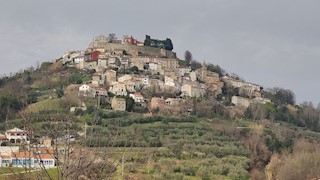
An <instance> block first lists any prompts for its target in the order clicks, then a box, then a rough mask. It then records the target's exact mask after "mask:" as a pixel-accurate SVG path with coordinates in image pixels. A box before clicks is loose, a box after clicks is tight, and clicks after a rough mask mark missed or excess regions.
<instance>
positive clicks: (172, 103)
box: [165, 98, 181, 106]
mask: <svg viewBox="0 0 320 180" xmlns="http://www.w3.org/2000/svg"><path fill="white" fill-rule="evenodd" d="M180 101H181V99H180V98H168V99H166V100H165V103H166V105H167V106H176V105H178V104H179V103H180Z"/></svg>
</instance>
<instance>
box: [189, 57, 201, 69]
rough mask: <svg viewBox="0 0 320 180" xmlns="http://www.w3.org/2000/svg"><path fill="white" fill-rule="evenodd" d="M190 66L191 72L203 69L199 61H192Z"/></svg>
mask: <svg viewBox="0 0 320 180" xmlns="http://www.w3.org/2000/svg"><path fill="white" fill-rule="evenodd" d="M190 66H191V70H192V71H194V70H196V69H199V68H201V67H202V65H201V63H200V62H199V61H197V60H192V61H191V62H190Z"/></svg>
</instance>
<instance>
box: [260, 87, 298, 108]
mask: <svg viewBox="0 0 320 180" xmlns="http://www.w3.org/2000/svg"><path fill="white" fill-rule="evenodd" d="M264 95H265V96H266V97H267V98H269V99H270V100H271V101H272V102H274V103H275V104H276V105H283V104H291V105H294V103H295V95H294V93H293V92H292V91H291V90H290V89H282V88H272V89H269V90H267V91H266V92H265V94H264Z"/></svg>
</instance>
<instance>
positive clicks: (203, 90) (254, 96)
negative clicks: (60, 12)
mask: <svg viewBox="0 0 320 180" xmlns="http://www.w3.org/2000/svg"><path fill="white" fill-rule="evenodd" d="M149 41H150V42H149ZM166 41H169V39H167V40H164V41H159V40H153V39H150V36H147V37H146V40H145V43H143V42H140V41H138V40H137V39H135V38H134V37H132V36H124V37H123V39H122V40H118V39H117V38H116V37H115V35H114V34H111V35H109V36H108V37H106V36H102V35H101V36H97V37H95V38H94V39H93V40H92V42H91V43H90V45H89V47H88V48H87V49H85V50H79V51H69V52H67V53H65V54H64V55H63V56H62V61H63V64H65V65H67V66H68V67H74V68H77V69H79V70H87V71H90V70H93V71H94V73H93V74H92V80H90V81H86V82H84V83H83V84H82V85H79V87H78V89H77V92H74V93H77V94H78V95H79V96H86V97H93V98H98V97H114V96H115V97H114V98H111V99H110V104H111V108H112V109H113V110H120V111H124V110H126V109H127V108H126V103H124V102H125V98H121V96H129V97H131V98H132V99H133V100H134V103H136V104H137V105H140V106H143V107H146V108H148V110H149V111H150V112H151V111H152V110H155V109H157V110H158V111H165V109H167V110H168V109H171V107H181V108H182V109H180V110H179V112H180V113H181V114H183V113H186V112H188V111H189V112H190V111H192V105H193V104H190V102H189V101H188V99H190V98H202V99H220V101H231V103H229V104H230V105H231V104H232V105H236V106H243V107H246V108H247V107H249V105H250V104H251V103H263V104H265V103H267V102H271V101H270V99H267V98H264V97H262V96H261V90H262V87H261V86H259V85H256V84H254V83H250V82H245V81H243V80H239V79H237V78H234V77H231V76H228V75H225V74H221V72H219V71H216V72H215V71H214V70H212V68H211V70H210V69H208V67H207V64H206V63H205V62H203V63H202V64H201V66H198V67H197V66H196V67H192V66H191V65H188V64H186V63H184V62H181V61H183V60H179V59H178V58H177V57H176V53H175V52H173V51H172V48H166V47H168V46H167V45H165V43H166ZM146 42H147V44H146ZM167 44H170V45H171V46H172V42H171V40H170V41H169V43H167ZM168 49H169V50H168ZM211 65H212V64H211ZM226 88H233V89H235V88H237V90H238V92H237V93H235V94H234V95H233V96H231V97H229V98H231V99H225V98H228V97H225V96H224V95H223V93H224V92H223V90H226ZM151 89H152V91H153V92H154V93H152V94H150V93H149V94H148V93H146V91H147V90H149V91H150V90H151ZM182 104H183V105H184V106H183V107H182V106H181V105H182Z"/></svg>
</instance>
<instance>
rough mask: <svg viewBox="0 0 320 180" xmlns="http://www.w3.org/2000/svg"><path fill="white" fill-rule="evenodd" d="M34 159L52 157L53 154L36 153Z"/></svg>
mask: <svg viewBox="0 0 320 180" xmlns="http://www.w3.org/2000/svg"><path fill="white" fill-rule="evenodd" d="M34 158H35V159H54V155H53V154H37V155H35V157H34Z"/></svg>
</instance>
